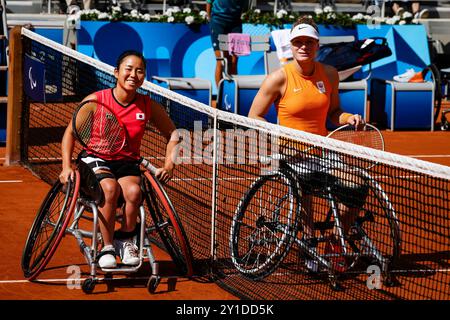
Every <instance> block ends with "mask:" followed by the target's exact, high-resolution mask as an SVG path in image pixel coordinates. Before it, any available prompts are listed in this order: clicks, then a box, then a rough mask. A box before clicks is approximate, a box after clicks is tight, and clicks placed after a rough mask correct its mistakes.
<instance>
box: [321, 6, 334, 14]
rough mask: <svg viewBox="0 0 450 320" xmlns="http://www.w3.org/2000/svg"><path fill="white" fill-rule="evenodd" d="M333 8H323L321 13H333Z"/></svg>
mask: <svg viewBox="0 0 450 320" xmlns="http://www.w3.org/2000/svg"><path fill="white" fill-rule="evenodd" d="M333 11H334V10H333V7H331V6H326V7H325V8H323V12H325V13H329V12H333Z"/></svg>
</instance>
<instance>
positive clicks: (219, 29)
mask: <svg viewBox="0 0 450 320" xmlns="http://www.w3.org/2000/svg"><path fill="white" fill-rule="evenodd" d="M246 2H247V1H243V0H207V1H206V12H207V13H208V19H209V26H210V29H211V41H212V45H213V49H214V54H215V55H216V59H217V58H221V57H222V55H221V52H220V50H219V40H218V37H219V34H228V33H242V20H241V15H242V12H243V10H244V5H245V3H246ZM224 58H225V59H227V65H228V72H229V73H230V74H236V72H237V57H236V56H231V55H229V54H228V52H226V51H225V52H224ZM220 79H222V64H221V62H220V61H218V60H217V61H216V73H215V80H216V85H218V84H219V81H220Z"/></svg>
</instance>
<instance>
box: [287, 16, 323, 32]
mask: <svg viewBox="0 0 450 320" xmlns="http://www.w3.org/2000/svg"><path fill="white" fill-rule="evenodd" d="M299 24H309V25H310V26H311V27H313V28H314V29H316V31H317V32H319V27H318V26H317V24H316V23H315V22H314V19H313V18H311V17H308V16H301V17H299V18H298V20H297V22H295V23H294V25H293V26H292V29H291V30H293V29H294V28H295V27H296V26H298V25H299Z"/></svg>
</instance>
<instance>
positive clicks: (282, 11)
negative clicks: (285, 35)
mask: <svg viewBox="0 0 450 320" xmlns="http://www.w3.org/2000/svg"><path fill="white" fill-rule="evenodd" d="M287 14H288V13H287V11H286V10H283V9H282V10H280V11H278V12H277V18H278V19H282V18H283V17H284V16H285V15H287Z"/></svg>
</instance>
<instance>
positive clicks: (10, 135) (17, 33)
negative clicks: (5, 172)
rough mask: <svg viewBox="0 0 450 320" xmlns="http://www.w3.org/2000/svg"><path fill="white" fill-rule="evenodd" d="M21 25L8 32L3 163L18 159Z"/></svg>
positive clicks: (20, 100) (20, 107)
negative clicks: (6, 106) (4, 152)
mask: <svg viewBox="0 0 450 320" xmlns="http://www.w3.org/2000/svg"><path fill="white" fill-rule="evenodd" d="M21 30H22V27H21V26H15V27H14V28H13V29H12V30H11V32H10V38H9V54H10V55H11V56H10V59H9V61H10V64H9V70H8V79H9V81H8V82H9V85H8V109H7V123H6V155H5V165H6V166H9V165H13V164H15V163H17V162H19V160H20V132H21V128H20V127H21V126H20V123H21V113H22V101H23V90H22V77H23V71H22V70H23V60H22V51H23V50H22V31H21Z"/></svg>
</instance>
